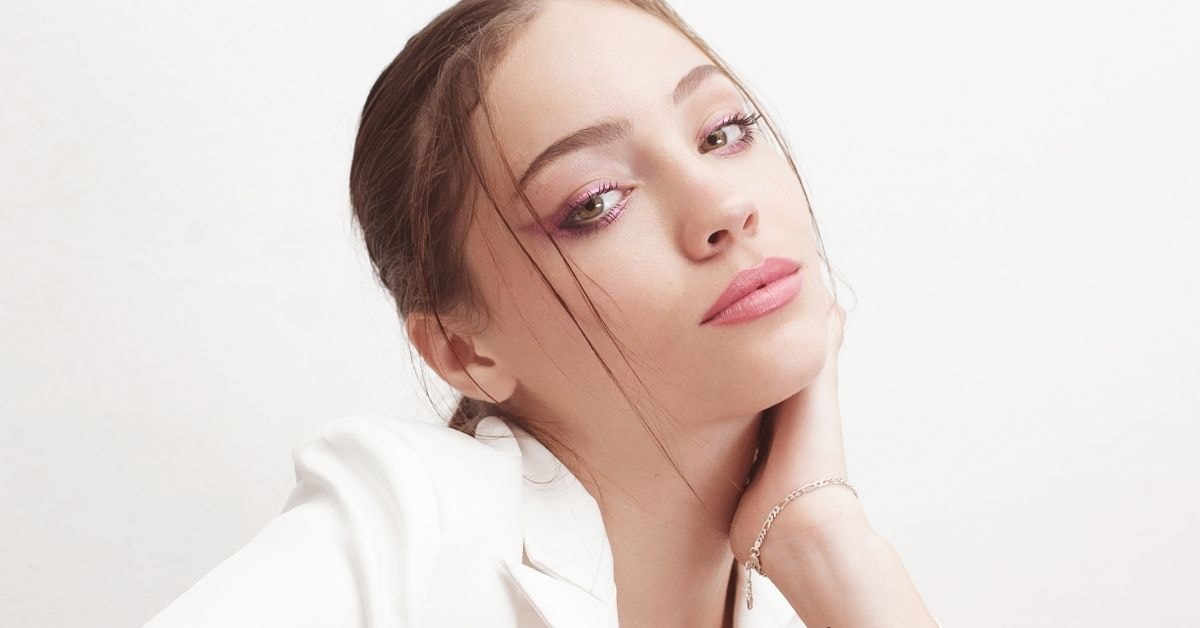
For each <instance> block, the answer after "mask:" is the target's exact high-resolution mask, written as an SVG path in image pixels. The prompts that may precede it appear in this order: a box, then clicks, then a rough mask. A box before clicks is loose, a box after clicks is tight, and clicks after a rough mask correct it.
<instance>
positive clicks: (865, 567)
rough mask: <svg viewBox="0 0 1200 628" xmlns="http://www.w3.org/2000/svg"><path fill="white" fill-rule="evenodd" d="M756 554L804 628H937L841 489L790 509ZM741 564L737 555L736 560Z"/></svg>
mask: <svg viewBox="0 0 1200 628" xmlns="http://www.w3.org/2000/svg"><path fill="white" fill-rule="evenodd" d="M761 550H762V562H763V569H764V570H765V571H766V573H767V575H768V576H769V577H770V578H771V582H772V583H773V584H774V585H775V587H776V588H778V589H779V591H780V593H782V594H783V596H784V597H786V598H787V600H788V602H789V603H790V604H791V605H792V608H794V609H796V613H797V614H798V615H799V616H800V618H801V619H802V620H804V624H805V625H806V626H813V627H817V626H833V627H853V628H867V627H873V626H879V627H881V628H882V627H885V626H886V627H888V628H902V627H904V628H906V627H910V626H911V627H913V628H917V627H923V628H934V627H936V626H938V624H937V623H936V622H935V621H934V619H933V617H932V615H931V614H930V612H929V610H928V609H927V608H926V607H925V603H924V602H923V601H922V600H921V596H920V594H919V593H918V592H917V589H916V587H915V586H914V585H913V582H912V579H911V578H910V577H909V575H908V572H907V571H906V570H905V568H904V565H903V564H902V563H901V561H900V556H899V555H898V554H897V553H896V551H895V550H894V549H893V548H892V546H891V544H890V543H888V542H887V540H886V539H884V538H883V537H881V536H879V534H877V533H876V532H875V530H873V529H872V528H871V526H870V524H869V523H868V522H867V517H866V513H865V512H864V511H863V509H862V507H861V506H860V505H859V503H858V498H857V497H855V496H854V493H851V492H850V491H849V490H847V489H846V488H845V487H841V486H834V485H830V486H825V487H822V488H820V489H818V490H815V491H813V492H811V493H806V494H804V495H803V496H801V497H800V498H799V499H798V500H797V501H795V502H793V503H791V504H789V505H788V506H787V507H786V508H784V509H783V510H782V511H781V512H780V514H779V516H778V517H777V518H776V519H775V521H774V523H772V525H771V529H770V531H769V532H768V534H767V539H766V541H765V542H764V543H763V545H762V548H761ZM746 557H747V556H746V551H745V550H744V551H743V553H742V554H741V555H739V557H738V560H739V561H740V562H743V563H744V561H745V558H746ZM751 577H752V578H758V577H759V576H758V574H757V573H755V574H753V575H752V576H751Z"/></svg>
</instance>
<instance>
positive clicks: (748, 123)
mask: <svg viewBox="0 0 1200 628" xmlns="http://www.w3.org/2000/svg"><path fill="white" fill-rule="evenodd" d="M758 119H759V114H757V113H754V114H751V115H749V116H743V115H737V116H734V117H732V118H728V119H726V120H725V122H724V124H722V125H721V126H720V127H719V128H717V130H715V131H713V132H712V133H709V134H708V135H706V136H704V141H703V143H702V146H701V151H702V152H705V153H707V152H711V151H713V150H717V149H720V148H724V147H726V146H739V147H741V148H745V146H746V145H747V144H750V143H751V142H753V141H754V132H755V125H756V124H757V123H758ZM739 151H740V149H739V150H737V151H733V152H739Z"/></svg>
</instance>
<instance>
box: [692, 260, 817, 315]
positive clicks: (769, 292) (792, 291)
mask: <svg viewBox="0 0 1200 628" xmlns="http://www.w3.org/2000/svg"><path fill="white" fill-rule="evenodd" d="M801 283H802V280H801V276H800V271H796V272H793V273H792V274H790V275H786V276H784V277H781V278H779V279H776V280H775V281H772V282H770V283H768V284H767V285H765V286H763V287H762V288H759V289H757V290H754V291H753V292H751V293H750V294H747V295H746V296H744V297H742V298H741V299H739V300H737V301H734V302H733V303H731V304H729V306H727V307H726V308H725V309H723V310H721V311H720V312H717V313H716V314H715V315H714V316H712V317H711V318H709V319H707V320H705V321H704V323H702V324H705V325H731V324H734V323H743V322H746V321H751V320H754V319H756V318H759V317H760V316H763V315H765V314H767V313H769V312H773V311H775V310H777V309H779V308H781V307H783V306H785V305H787V304H788V303H790V302H791V301H792V299H795V298H796V295H797V294H799V293H800V285H801Z"/></svg>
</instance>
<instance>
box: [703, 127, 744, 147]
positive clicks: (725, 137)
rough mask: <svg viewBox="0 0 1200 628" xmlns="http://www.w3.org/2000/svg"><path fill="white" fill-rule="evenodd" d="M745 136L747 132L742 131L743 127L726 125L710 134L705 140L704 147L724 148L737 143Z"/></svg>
mask: <svg viewBox="0 0 1200 628" xmlns="http://www.w3.org/2000/svg"><path fill="white" fill-rule="evenodd" d="M745 134H746V132H745V131H743V130H742V127H740V126H738V125H736V124H726V125H725V126H723V127H721V128H719V129H717V130H716V131H714V132H712V133H709V134H708V136H707V137H705V138H704V146H705V147H706V148H721V147H722V146H727V145H729V144H733V143H734V142H737V141H738V140H740V139H742V136H743V135H745Z"/></svg>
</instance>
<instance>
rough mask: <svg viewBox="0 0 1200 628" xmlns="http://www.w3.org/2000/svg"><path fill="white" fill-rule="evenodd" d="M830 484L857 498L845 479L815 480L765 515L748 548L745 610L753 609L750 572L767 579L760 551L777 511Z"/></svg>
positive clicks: (789, 495) (793, 492) (788, 495)
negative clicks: (841, 487) (761, 525)
mask: <svg viewBox="0 0 1200 628" xmlns="http://www.w3.org/2000/svg"><path fill="white" fill-rule="evenodd" d="M830 484H842V485H844V486H845V487H846V488H848V489H850V490H851V491H853V492H854V496H855V497H858V491H855V490H854V487H853V486H850V483H849V482H847V481H846V480H845V479H843V478H824V479H821V480H817V481H816V482H809V483H808V484H805V485H804V486H801V487H800V488H798V489H796V490H794V491H792V492H791V493H788V494H787V497H784V498H783V501H781V502H779V503H778V504H776V505H775V507H774V508H772V509H771V514H769V515H767V520H766V522H764V523H763V527H762V530H759V531H758V538H756V539H754V547H751V548H750V558H749V559H748V560H747V561H746V608H747V609H752V608H754V592H753V591H752V590H751V589H750V571H751V570H754V571H757V572H758V575H760V576H762V577H764V578H765V577H767V574H766V572H765V571H763V566H762V557H761V554H760V550H761V549H762V544H763V539H765V538H767V530H769V529H770V528H771V523H772V522H773V521H775V517H777V516H778V515H779V511H781V510H783V507H784V506H787V505H788V504H789V503H791V501H792V500H793V499H796V498H797V497H799V496H801V495H803V494H805V493H808V492H811V491H815V490H817V489H819V488H821V487H822V486H828V485H830Z"/></svg>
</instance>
